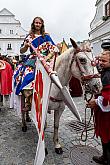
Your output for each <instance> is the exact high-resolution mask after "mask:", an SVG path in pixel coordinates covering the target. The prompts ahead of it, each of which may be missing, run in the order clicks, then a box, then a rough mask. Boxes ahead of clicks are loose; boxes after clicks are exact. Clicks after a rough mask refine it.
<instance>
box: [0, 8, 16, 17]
mask: <svg viewBox="0 0 110 165" xmlns="http://www.w3.org/2000/svg"><path fill="white" fill-rule="evenodd" d="M0 16H15V15H14V14H12V13H11V12H10V11H9V10H7V9H6V8H3V9H2V10H1V11H0Z"/></svg>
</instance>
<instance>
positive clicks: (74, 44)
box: [70, 38, 78, 49]
mask: <svg viewBox="0 0 110 165" xmlns="http://www.w3.org/2000/svg"><path fill="white" fill-rule="evenodd" d="M70 41H71V44H72V46H73V48H75V49H77V48H78V45H77V44H76V42H75V41H74V40H73V39H72V38H70Z"/></svg>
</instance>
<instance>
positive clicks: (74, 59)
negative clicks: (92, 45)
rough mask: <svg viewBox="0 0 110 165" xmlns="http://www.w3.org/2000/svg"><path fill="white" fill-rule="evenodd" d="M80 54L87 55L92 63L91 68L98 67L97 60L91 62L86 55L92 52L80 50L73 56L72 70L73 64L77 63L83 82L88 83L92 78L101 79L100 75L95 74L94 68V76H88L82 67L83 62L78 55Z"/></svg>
mask: <svg viewBox="0 0 110 165" xmlns="http://www.w3.org/2000/svg"><path fill="white" fill-rule="evenodd" d="M79 52H83V53H84V54H85V55H86V57H87V58H88V59H89V61H90V62H91V66H93V67H94V66H96V65H97V61H96V60H91V59H90V58H89V57H88V55H87V54H86V52H90V51H87V50H86V49H78V50H75V52H74V55H73V57H72V60H71V64H70V68H71V67H72V64H73V62H74V61H76V65H77V66H78V68H79V71H80V74H81V80H82V81H88V80H91V79H92V78H99V77H100V75H99V74H94V68H93V74H88V75H87V74H86V70H85V69H84V68H83V67H82V64H81V62H80V60H79V59H78V57H77V53H79Z"/></svg>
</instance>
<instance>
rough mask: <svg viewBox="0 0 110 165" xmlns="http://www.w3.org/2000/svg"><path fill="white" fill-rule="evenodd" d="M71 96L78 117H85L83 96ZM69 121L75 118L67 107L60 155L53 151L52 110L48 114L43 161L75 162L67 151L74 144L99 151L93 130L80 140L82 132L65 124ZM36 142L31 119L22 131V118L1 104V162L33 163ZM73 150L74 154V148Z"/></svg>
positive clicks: (7, 164)
mask: <svg viewBox="0 0 110 165" xmlns="http://www.w3.org/2000/svg"><path fill="white" fill-rule="evenodd" d="M73 99H74V101H75V103H76V105H77V106H78V110H79V112H80V114H81V117H82V118H83V119H84V113H85V111H84V109H85V102H84V100H83V97H77V98H73ZM87 113H88V114H87V118H89V117H90V112H89V110H88V111H87ZM50 119H51V120H50ZM71 121H76V118H75V117H74V116H73V115H72V113H71V111H70V110H69V109H68V108H67V107H66V110H65V111H64V112H63V114H62V116H61V120H60V129H59V138H60V142H61V145H62V147H63V151H64V152H63V154H62V155H57V154H56V153H55V151H54V143H53V112H52V113H51V114H48V117H47V123H48V124H47V125H48V127H47V129H46V131H45V144H46V147H47V149H48V155H47V157H46V158H45V161H44V163H43V165H77V164H75V161H74V160H73V158H71V153H70V151H74V148H75V146H77V145H79V146H89V147H93V148H94V150H96V151H97V150H99V152H100V153H101V152H102V149H101V145H100V144H101V143H100V139H96V138H93V135H94V131H93V130H91V131H88V139H87V141H86V142H83V141H82V140H81V132H80V133H79V132H78V131H76V130H74V129H72V128H70V127H69V126H67V125H68V123H70V122H71ZM37 142H38V134H37V130H36V128H35V126H34V124H33V123H32V122H31V123H28V130H27V132H25V133H23V132H22V131H21V118H20V117H19V116H17V112H16V111H15V110H13V109H9V108H4V107H3V106H1V111H0V165H34V158H35V154H36V148H37ZM72 154H73V155H74V152H73V153H72ZM88 159H89V156H88ZM78 165H83V162H82V164H81V161H80V160H79V164H78ZM85 165H86V164H85ZM88 165H89V164H88Z"/></svg>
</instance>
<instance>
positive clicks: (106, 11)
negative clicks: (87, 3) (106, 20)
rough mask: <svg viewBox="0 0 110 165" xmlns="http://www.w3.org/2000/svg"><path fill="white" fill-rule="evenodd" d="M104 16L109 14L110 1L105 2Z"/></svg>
mask: <svg viewBox="0 0 110 165" xmlns="http://www.w3.org/2000/svg"><path fill="white" fill-rule="evenodd" d="M105 16H110V1H108V2H107V3H106V4H105Z"/></svg>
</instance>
